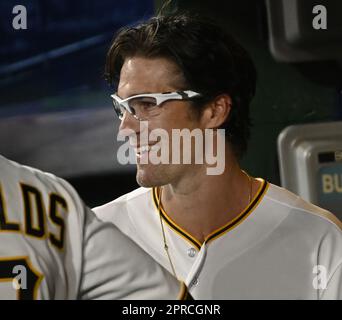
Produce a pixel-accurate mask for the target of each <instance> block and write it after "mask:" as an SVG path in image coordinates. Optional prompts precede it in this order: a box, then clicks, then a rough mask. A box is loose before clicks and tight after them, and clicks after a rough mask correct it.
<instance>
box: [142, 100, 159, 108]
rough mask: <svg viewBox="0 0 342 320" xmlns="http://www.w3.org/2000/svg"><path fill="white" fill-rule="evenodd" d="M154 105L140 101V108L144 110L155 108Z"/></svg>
mask: <svg viewBox="0 0 342 320" xmlns="http://www.w3.org/2000/svg"><path fill="white" fill-rule="evenodd" d="M155 106H156V104H155V103H154V102H149V101H141V102H140V107H142V108H144V109H149V108H153V107H155Z"/></svg>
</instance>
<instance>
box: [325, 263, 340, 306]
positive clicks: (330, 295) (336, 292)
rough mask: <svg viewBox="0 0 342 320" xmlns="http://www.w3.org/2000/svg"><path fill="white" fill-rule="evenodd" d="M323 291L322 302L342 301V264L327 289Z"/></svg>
mask: <svg viewBox="0 0 342 320" xmlns="http://www.w3.org/2000/svg"><path fill="white" fill-rule="evenodd" d="M322 291H323V293H322V296H321V300H342V263H341V264H340V265H339V266H338V267H337V268H336V270H335V271H334V273H333V275H332V276H331V278H330V279H329V281H328V284H327V288H326V289H324V290H322Z"/></svg>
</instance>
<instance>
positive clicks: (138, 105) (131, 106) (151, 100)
mask: <svg viewBox="0 0 342 320" xmlns="http://www.w3.org/2000/svg"><path fill="white" fill-rule="evenodd" d="M200 96H201V94H200V93H197V92H194V91H191V90H185V91H177V92H165V93H145V94H138V95H135V96H131V97H129V98H127V99H121V98H120V97H119V96H118V95H117V94H112V95H111V97H112V98H113V106H114V110H115V113H116V114H117V116H118V117H119V119H120V120H122V118H123V116H124V112H125V111H128V112H129V113H130V114H131V115H132V116H133V117H134V118H136V119H137V120H139V121H142V120H147V119H149V118H150V117H153V116H155V115H157V114H159V108H158V107H159V106H160V105H161V104H162V103H164V102H166V101H168V100H190V99H192V98H194V97H200Z"/></svg>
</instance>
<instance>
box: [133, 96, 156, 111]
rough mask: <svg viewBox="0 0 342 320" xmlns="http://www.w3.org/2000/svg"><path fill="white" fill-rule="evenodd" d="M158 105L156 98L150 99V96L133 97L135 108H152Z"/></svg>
mask: <svg viewBox="0 0 342 320" xmlns="http://www.w3.org/2000/svg"><path fill="white" fill-rule="evenodd" d="M155 106H156V101H155V99H148V98H143V99H133V100H132V101H131V107H132V108H134V109H144V110H146V109H151V108H153V107H155Z"/></svg>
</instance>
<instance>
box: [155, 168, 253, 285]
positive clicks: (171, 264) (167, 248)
mask: <svg viewBox="0 0 342 320" xmlns="http://www.w3.org/2000/svg"><path fill="white" fill-rule="evenodd" d="M242 172H243V173H244V174H245V175H246V176H247V178H248V181H249V186H250V189H249V196H248V204H247V206H248V205H249V204H250V203H251V200H252V189H253V182H252V178H251V177H250V176H249V175H248V174H247V173H246V172H245V171H244V170H242ZM159 190H160V191H159V198H158V212H159V219H160V226H161V230H162V235H163V242H164V250H165V252H166V255H167V257H168V259H169V262H170V266H171V269H172V273H173V275H174V277H175V278H177V279H178V277H177V274H176V270H175V267H174V265H173V263H172V259H171V256H170V252H169V246H168V244H167V241H166V235H165V230H164V224H163V219H162V214H161V197H162V190H163V187H160V189H159Z"/></svg>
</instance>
